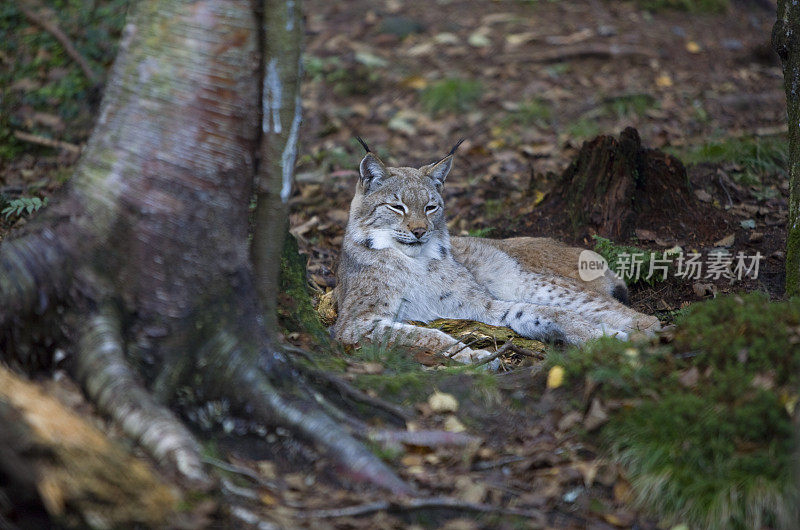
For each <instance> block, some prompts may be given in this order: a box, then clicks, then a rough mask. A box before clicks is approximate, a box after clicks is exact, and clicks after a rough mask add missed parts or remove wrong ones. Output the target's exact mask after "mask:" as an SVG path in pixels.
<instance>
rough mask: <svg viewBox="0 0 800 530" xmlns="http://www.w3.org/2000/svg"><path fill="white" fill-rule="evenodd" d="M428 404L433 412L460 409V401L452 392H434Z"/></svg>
mask: <svg viewBox="0 0 800 530" xmlns="http://www.w3.org/2000/svg"><path fill="white" fill-rule="evenodd" d="M428 405H429V406H430V407H431V410H432V411H433V412H455V411H457V410H458V401H457V400H456V398H455V397H453V395H452V394H446V393H444V392H438V391H437V392H434V393H433V394H431V396H430V397H429V398H428Z"/></svg>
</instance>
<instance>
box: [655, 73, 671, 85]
mask: <svg viewBox="0 0 800 530" xmlns="http://www.w3.org/2000/svg"><path fill="white" fill-rule="evenodd" d="M656 86H657V87H660V88H668V87H671V86H672V78H671V77H670V76H669V75H667V74H661V75H660V76H658V77H657V78H656Z"/></svg>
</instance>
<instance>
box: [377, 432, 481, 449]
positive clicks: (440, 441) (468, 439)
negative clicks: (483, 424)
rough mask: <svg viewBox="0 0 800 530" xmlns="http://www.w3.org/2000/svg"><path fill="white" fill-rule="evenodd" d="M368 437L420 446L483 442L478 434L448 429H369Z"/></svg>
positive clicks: (432, 446)
mask: <svg viewBox="0 0 800 530" xmlns="http://www.w3.org/2000/svg"><path fill="white" fill-rule="evenodd" d="M367 438H369V439H370V440H372V441H374V442H383V443H385V442H388V443H402V444H406V445H416V446H418V447H428V448H436V447H452V446H458V447H465V446H468V445H472V444H478V443H480V442H481V438H479V437H478V436H472V435H470V434H463V433H456V432H447V431H393V430H388V429H386V430H379V431H369V432H368V433H367Z"/></svg>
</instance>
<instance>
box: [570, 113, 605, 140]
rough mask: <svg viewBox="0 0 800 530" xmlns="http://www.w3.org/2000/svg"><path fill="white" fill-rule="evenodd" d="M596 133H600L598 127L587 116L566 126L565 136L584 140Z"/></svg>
mask: <svg viewBox="0 0 800 530" xmlns="http://www.w3.org/2000/svg"><path fill="white" fill-rule="evenodd" d="M598 134H600V127H599V126H598V125H597V123H595V122H594V121H593V120H590V119H588V118H580V119H579V120H577V121H575V122H572V123H571V124H569V125H568V126H567V136H569V137H570V138H574V139H575V140H586V139H588V138H593V137H595V136H597V135H598Z"/></svg>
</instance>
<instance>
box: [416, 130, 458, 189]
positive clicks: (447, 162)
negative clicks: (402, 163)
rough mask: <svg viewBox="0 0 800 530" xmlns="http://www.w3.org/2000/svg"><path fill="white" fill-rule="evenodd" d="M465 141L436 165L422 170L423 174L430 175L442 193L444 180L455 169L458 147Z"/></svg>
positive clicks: (454, 147)
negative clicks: (454, 157)
mask: <svg viewBox="0 0 800 530" xmlns="http://www.w3.org/2000/svg"><path fill="white" fill-rule="evenodd" d="M464 140H465V138H462V139H460V140H459V141H458V142H457V143H456V145H454V146H453V148H452V149H450V152H449V153H447V156H446V157H444V158H442V159H441V160H439V161H438V162H436V163H435V164H431V165H429V166H425V167H423V168H422V171H423V173H425V174H426V175H428V176H429V177H430V178H431V179H432V180H433V183H434V184H435V185H436V188H437V189H438V190H440V191H441V189H442V187H443V186H444V179H446V178H447V175H448V173H450V170H451V169H453V156H455V154H456V149H458V146H459V145H461V144H462V143H463V142H464Z"/></svg>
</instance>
